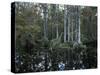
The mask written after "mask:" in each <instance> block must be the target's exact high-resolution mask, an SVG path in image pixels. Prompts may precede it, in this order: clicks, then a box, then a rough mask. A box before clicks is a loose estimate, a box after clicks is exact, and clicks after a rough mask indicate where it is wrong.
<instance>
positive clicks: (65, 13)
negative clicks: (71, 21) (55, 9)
mask: <svg viewBox="0 0 100 75" xmlns="http://www.w3.org/2000/svg"><path fill="white" fill-rule="evenodd" d="M66 15H67V12H66V5H64V42H66V31H67V29H66Z"/></svg>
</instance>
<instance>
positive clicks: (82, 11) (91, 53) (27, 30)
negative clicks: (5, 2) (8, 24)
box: [15, 2, 97, 72]
mask: <svg viewBox="0 0 100 75" xmlns="http://www.w3.org/2000/svg"><path fill="white" fill-rule="evenodd" d="M15 28H16V31H15V32H16V33H15V34H16V35H15V36H16V38H15V41H16V53H15V54H16V55H15V63H16V64H15V70H16V72H39V71H57V70H72V69H88V68H96V67H97V7H92V6H74V5H73V6H72V5H59V4H42V3H24V2H16V3H15ZM60 64H61V65H63V66H62V67H60V66H59V65H60Z"/></svg>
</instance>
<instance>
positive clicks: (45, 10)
mask: <svg viewBox="0 0 100 75" xmlns="http://www.w3.org/2000/svg"><path fill="white" fill-rule="evenodd" d="M43 10H44V37H45V38H47V5H44V8H43Z"/></svg>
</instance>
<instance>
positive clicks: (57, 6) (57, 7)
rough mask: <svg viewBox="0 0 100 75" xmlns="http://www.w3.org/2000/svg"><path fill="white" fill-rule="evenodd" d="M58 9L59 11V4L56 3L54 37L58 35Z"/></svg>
mask: <svg viewBox="0 0 100 75" xmlns="http://www.w3.org/2000/svg"><path fill="white" fill-rule="evenodd" d="M58 11H59V5H56V38H58V37H59V32H58Z"/></svg>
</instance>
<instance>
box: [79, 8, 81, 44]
mask: <svg viewBox="0 0 100 75" xmlns="http://www.w3.org/2000/svg"><path fill="white" fill-rule="evenodd" d="M78 43H81V40H80V7H78Z"/></svg>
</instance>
